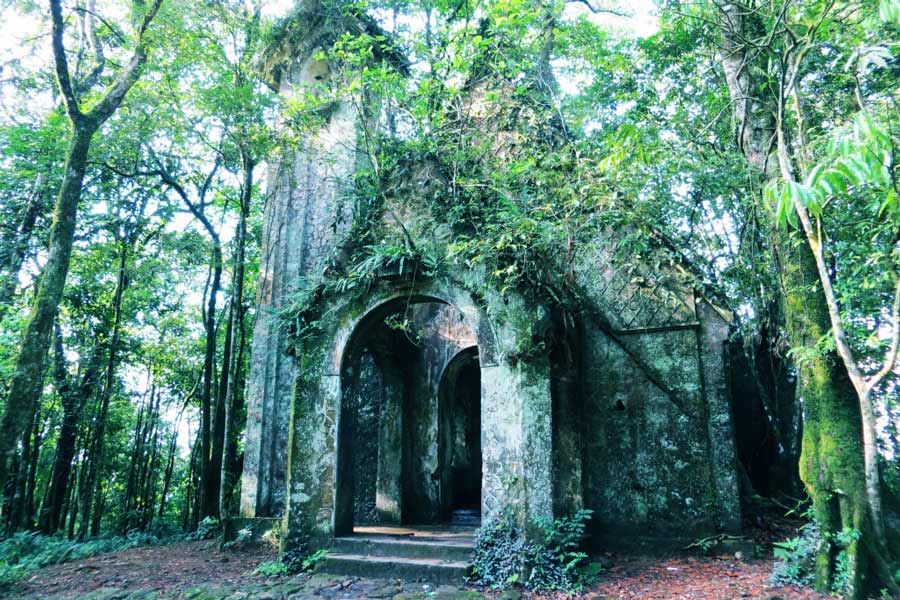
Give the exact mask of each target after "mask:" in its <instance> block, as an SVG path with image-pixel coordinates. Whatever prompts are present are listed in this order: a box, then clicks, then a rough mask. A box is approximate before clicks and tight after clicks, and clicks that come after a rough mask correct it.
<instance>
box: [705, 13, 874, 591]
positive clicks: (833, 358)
mask: <svg viewBox="0 0 900 600" xmlns="http://www.w3.org/2000/svg"><path fill="white" fill-rule="evenodd" d="M720 8H721V10H720V25H721V28H722V32H723V42H724V43H723V48H722V53H721V57H720V61H721V64H722V68H723V71H724V73H725V79H726V82H727V84H728V88H729V93H730V95H731V99H732V106H733V114H734V120H735V123H736V125H737V136H736V137H737V144H738V146H739V148H740V149H741V151H742V152H743V154H744V155H745V156H746V157H747V161H748V162H749V163H750V165H751V166H753V167H755V168H756V169H758V170H759V171H761V172H762V174H763V177H764V178H771V177H776V176H777V175H778V169H779V165H778V160H777V157H776V156H775V155H774V150H775V146H774V144H773V140H774V139H775V137H774V134H775V132H776V127H777V126H779V125H780V126H783V125H784V124H783V123H782V124H779V123H776V120H775V115H776V114H778V110H777V107H776V106H773V105H771V99H772V98H777V97H779V96H778V94H775V93H773V92H767V91H766V90H765V89H764V87H765V86H764V84H763V82H760V81H756V80H754V77H753V73H754V69H756V70H757V71H762V72H765V70H764V68H763V67H764V66H765V65H762V66H755V64H754V58H752V57H754V56H755V57H757V58H756V59H755V60H759V56H760V54H759V53H755V54H754V52H755V49H753V50H751V49H750V48H748V46H747V43H748V42H747V40H752V39H754V38H755V37H756V36H757V35H758V34H759V33H760V32H761V31H764V30H763V25H762V23H761V22H759V20H758V19H759V17H758V14H757V13H755V12H753V11H750V10H748V9H747V7H745V6H743V5H741V4H740V3H737V2H728V3H724V4H723V5H721V7H720ZM767 99H768V100H769V102H767ZM761 187H762V186H760V188H761ZM773 220H774V219H773ZM770 236H771V241H772V246H773V248H775V249H776V251H777V258H778V262H779V269H780V277H781V287H782V297H783V313H784V317H785V321H786V324H787V332H788V338H789V342H790V345H791V347H792V348H804V347H813V346H815V344H816V343H817V342H818V340H819V339H821V337H822V336H824V335H827V334H828V332H829V331H830V330H831V322H830V317H829V313H828V306H827V303H826V299H825V296H824V293H823V290H822V287H821V283H820V281H819V278H818V270H817V266H816V262H815V257H814V256H813V254H812V252H811V251H810V248H809V247H808V246H807V245H806V244H804V243H800V244H799V245H798V243H797V242H798V240H797V239H795V238H794V236H792V235H791V233H790V232H788V231H786V230H784V229H778V228H776V227H774V226H773V227H772V229H771V234H770ZM796 366H797V370H798V381H797V400H798V402H802V406H803V408H804V420H803V438H802V449H801V460H800V475H801V478H802V480H803V482H804V484H805V486H806V489H807V491H808V492H809V494H810V497H811V498H812V501H813V507H814V512H815V516H816V520H817V521H818V523H819V525H820V527H821V528H822V531H823V533H824V534H825V535H826V536H827V537H828V538H829V539H828V541H827V542H826V543H824V544H823V545H822V547H821V549H820V550H821V551H820V553H819V555H818V558H817V562H816V588H817V589H818V590H819V591H828V590H829V589H830V586H831V584H832V582H833V579H834V575H835V569H836V566H837V565H836V564H835V560H836V554H837V548H836V546H835V544H834V536H835V535H836V534H837V533H840V531H841V530H842V529H843V528H845V527H846V528H853V529H856V530H858V531H860V532H861V533H862V543H861V542H860V541H855V542H853V543H852V544H850V546H849V547H848V548H847V556H848V558H849V561H850V567H851V577H850V579H851V581H850V582H849V583H850V590H849V591H848V596H847V597H848V598H851V599H859V598H863V597H864V593H865V590H864V582H863V579H864V576H865V574H866V569H867V558H869V557H870V554H871V551H872V550H873V548H871V547H865V546H863V544H864V543H865V540H868V539H871V534H872V530H871V527H870V524H869V519H868V518H867V517H868V514H869V513H868V501H867V496H866V481H865V475H864V474H865V468H864V461H863V456H864V454H863V445H862V438H861V430H862V420H861V415H860V410H859V405H858V403H857V399H856V392H855V389H854V386H853V383H852V382H851V380H850V377H849V375H848V372H847V369H846V368H845V367H844V365H843V364H842V363H841V361H840V358H839V357H838V356H837V355H836V353H835V352H833V351H832V352H828V353H816V354H815V355H814V356H812V357H811V358H809V359H807V360H805V361H803V362H800V363H799V364H797V365H796ZM876 553H877V552H876Z"/></svg>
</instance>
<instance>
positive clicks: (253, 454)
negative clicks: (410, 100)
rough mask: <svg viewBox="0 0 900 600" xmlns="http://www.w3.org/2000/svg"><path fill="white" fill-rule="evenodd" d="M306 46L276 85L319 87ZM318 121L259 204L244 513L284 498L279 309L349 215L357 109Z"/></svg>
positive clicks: (336, 107)
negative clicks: (261, 215) (259, 250)
mask: <svg viewBox="0 0 900 600" xmlns="http://www.w3.org/2000/svg"><path fill="white" fill-rule="evenodd" d="M314 55H315V52H314V51H313V50H309V51H308V52H307V53H306V54H305V55H304V56H300V57H292V58H290V59H289V60H288V65H289V66H288V67H287V68H285V69H284V75H283V76H282V79H281V81H280V85H279V93H280V94H281V95H282V96H285V97H290V96H291V95H293V94H295V93H298V92H300V93H305V92H307V91H310V90H315V89H318V86H321V85H322V84H323V83H325V82H326V81H327V76H328V64H327V63H326V62H325V61H322V60H317V59H315V58H314ZM328 114H329V116H328V118H327V119H326V120H325V123H324V124H323V125H322V127H321V128H320V129H319V130H317V131H316V132H314V133H313V134H310V135H308V136H307V138H306V139H304V140H303V141H302V142H301V143H300V144H299V145H298V146H297V147H295V148H290V149H287V150H285V152H284V153H283V155H282V156H281V158H280V160H276V161H273V165H274V167H273V168H272V171H271V172H270V173H269V192H270V194H269V199H268V202H267V206H266V211H265V229H264V239H263V249H262V256H261V261H260V271H261V272H260V283H259V293H258V297H257V306H258V309H257V319H256V325H255V327H254V331H253V344H252V348H251V362H250V375H249V384H248V385H249V387H248V394H247V402H248V407H247V429H246V434H245V436H246V437H245V447H246V451H245V457H244V472H243V477H242V483H241V514H242V516H245V517H273V516H278V515H280V514H282V512H283V510H284V507H285V473H286V471H287V462H288V458H287V448H288V443H287V442H288V435H289V429H290V422H291V420H290V410H291V400H292V398H291V394H292V391H293V388H294V382H295V380H296V378H297V375H298V366H297V361H296V359H295V358H294V357H293V356H291V355H289V354H288V352H287V349H288V344H289V341H290V340H289V337H288V333H287V331H286V328H285V327H284V326H283V324H282V323H280V322H279V313H280V312H281V311H282V310H283V309H284V308H285V307H286V306H287V305H288V303H289V301H290V299H291V296H292V294H293V293H295V292H296V291H297V290H298V289H299V288H301V287H302V286H303V285H304V281H305V279H306V278H308V277H312V276H315V274H317V273H318V272H320V271H321V267H322V264H323V262H324V260H325V259H326V258H327V256H328V254H329V252H331V250H332V249H334V248H335V247H337V246H338V245H339V240H340V239H341V237H342V236H343V234H344V233H345V231H346V230H347V228H348V227H349V225H350V223H351V222H352V218H351V215H350V214H349V204H350V203H348V202H344V200H345V196H346V193H345V191H346V189H347V186H349V185H350V184H351V183H352V179H353V177H352V175H353V173H354V171H355V168H356V141H357V115H356V111H355V109H354V107H353V106H352V103H351V102H349V101H344V102H336V103H334V104H333V105H332V106H330V107H329V112H328Z"/></svg>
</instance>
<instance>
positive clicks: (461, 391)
mask: <svg viewBox="0 0 900 600" xmlns="http://www.w3.org/2000/svg"><path fill="white" fill-rule="evenodd" d="M438 398H439V403H440V415H441V420H440V440H439V453H440V462H441V474H442V480H441V515H442V517H443V520H444V521H446V522H449V523H451V524H459V525H478V524H480V522H481V479H482V456H481V366H480V363H479V360H478V348H477V347H471V348H466V349H465V350H463V351H461V352H459V353H458V354H457V355H456V356H454V357H453V358H452V359H451V360H450V362H449V363H448V365H447V367H446V369H445V370H444V374H443V377H442V378H441V382H440V389H439V392H438Z"/></svg>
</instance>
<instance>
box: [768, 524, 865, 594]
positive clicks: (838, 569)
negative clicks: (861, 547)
mask: <svg viewBox="0 0 900 600" xmlns="http://www.w3.org/2000/svg"><path fill="white" fill-rule="evenodd" d="M859 536H860V533H859V531H857V530H855V529H844V530H843V531H841V532H840V533H838V534H835V535H823V534H822V532H821V530H820V529H819V526H818V524H817V523H816V522H815V521H810V522H809V523H808V524H806V525H804V526H803V527H802V528H801V530H800V535H798V536H796V537H792V538H790V539H787V540H785V541H783V542H776V543H775V544H774V546H775V558H776V559H777V562H776V563H775V569H774V570H773V571H772V576H771V577H770V578H769V579H770V581H771V582H772V583H773V584H775V585H798V586H809V585H812V584H813V582H814V580H815V576H816V555H817V554H818V553H819V550H820V549H822V547H823V545H825V544H834V545H835V546H836V547H837V549H838V553H837V556H836V557H835V572H834V581H833V582H832V585H831V591H833V592H835V593H841V592H843V591H845V590H846V588H847V584H848V583H849V581H850V575H851V572H850V558H849V555H848V553H847V548H848V547H849V546H850V544H851V543H853V542H854V541H856V540H858V539H859Z"/></svg>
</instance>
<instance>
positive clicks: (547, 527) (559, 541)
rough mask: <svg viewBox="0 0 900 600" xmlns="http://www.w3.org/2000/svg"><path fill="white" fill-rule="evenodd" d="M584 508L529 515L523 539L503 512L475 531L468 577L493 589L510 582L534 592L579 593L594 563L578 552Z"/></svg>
mask: <svg viewBox="0 0 900 600" xmlns="http://www.w3.org/2000/svg"><path fill="white" fill-rule="evenodd" d="M590 517H591V511H590V510H579V511H578V512H577V513H575V515H574V516H573V517H565V518H561V519H535V520H533V521H532V526H533V530H534V532H533V534H532V536H531V539H530V540H528V539H526V536H525V535H524V532H522V531H521V530H520V529H519V528H518V527H517V526H516V524H515V522H514V521H513V519H512V518H510V517H509V516H505V517H504V518H503V519H501V520H499V521H496V522H494V523H489V524H487V525H485V526H484V527H482V528H481V529H479V530H478V533H477V535H476V538H475V558H474V562H473V566H472V577H471V580H472V581H473V582H475V583H480V584H482V585H487V586H490V587H492V588H495V589H502V588H505V587H507V586H510V585H512V584H515V583H521V584H523V585H524V586H525V587H526V588H528V589H531V590H537V591H545V590H562V591H566V592H579V591H581V590H582V589H583V588H584V586H585V585H588V584H590V583H592V582H593V581H594V579H595V578H596V576H597V574H598V573H599V567H598V565H596V564H592V563H590V562H589V561H588V555H587V554H585V553H584V552H581V551H580V549H579V548H580V545H581V541H582V539H583V537H584V531H585V525H586V524H587V521H588V520H589V519H590Z"/></svg>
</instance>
